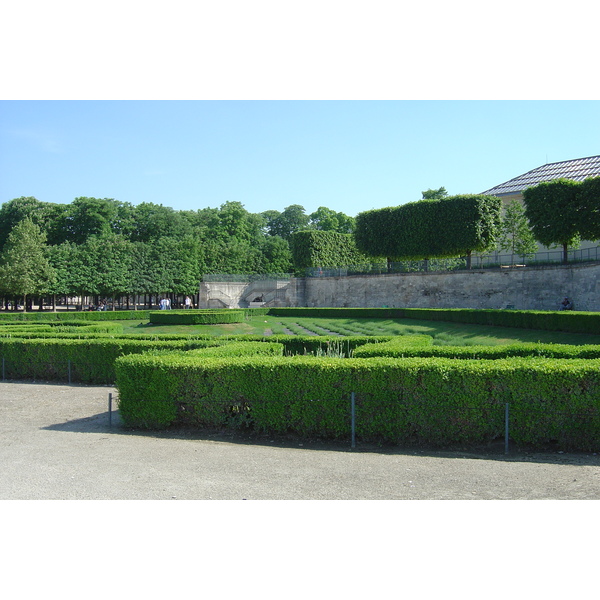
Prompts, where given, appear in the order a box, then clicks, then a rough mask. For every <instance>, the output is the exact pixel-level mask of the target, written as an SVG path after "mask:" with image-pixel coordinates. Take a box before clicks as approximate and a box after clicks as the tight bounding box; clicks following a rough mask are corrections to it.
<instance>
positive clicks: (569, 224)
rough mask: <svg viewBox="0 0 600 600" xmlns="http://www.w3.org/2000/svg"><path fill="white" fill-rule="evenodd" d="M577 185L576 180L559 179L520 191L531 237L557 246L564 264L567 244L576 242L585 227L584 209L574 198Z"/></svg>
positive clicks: (567, 248)
mask: <svg viewBox="0 0 600 600" xmlns="http://www.w3.org/2000/svg"><path fill="white" fill-rule="evenodd" d="M580 188H581V183H580V182H577V181H572V180H570V179H564V178H561V179H554V180H553V181H545V182H543V183H540V184H538V185H536V186H533V187H530V188H527V189H526V190H524V191H523V200H524V203H525V215H526V217H527V219H528V220H529V224H530V226H531V230H532V232H533V235H534V237H535V239H536V240H537V241H538V242H540V243H541V244H543V245H544V246H548V247H553V246H556V245H558V246H561V247H562V249H563V262H564V263H566V262H568V256H569V255H568V250H569V247H572V246H576V245H578V243H579V240H580V239H581V232H582V231H585V229H586V225H585V211H582V210H581V207H580V204H579V200H578V195H579V190H580Z"/></svg>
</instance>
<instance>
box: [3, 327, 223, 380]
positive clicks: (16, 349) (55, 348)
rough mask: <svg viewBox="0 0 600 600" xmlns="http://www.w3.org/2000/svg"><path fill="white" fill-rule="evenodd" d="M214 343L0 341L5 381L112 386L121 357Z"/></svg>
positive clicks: (109, 339)
mask: <svg viewBox="0 0 600 600" xmlns="http://www.w3.org/2000/svg"><path fill="white" fill-rule="evenodd" d="M223 343H225V342H222V341H217V340H181V341H176V340H173V341H167V340H132V339H125V338H120V339H118V338H105V339H58V338H52V339H19V338H2V339H0V357H1V358H2V359H3V360H4V374H5V377H6V378H7V379H40V380H43V381H67V380H68V379H70V380H71V381H72V382H80V383H89V384H96V383H97V384H112V383H113V382H114V381H115V371H114V362H115V359H116V358H117V357H119V356H123V355H125V354H133V353H142V352H147V351H148V350H161V349H162V350H192V349H196V348H203V347H207V346H217V345H220V344H223Z"/></svg>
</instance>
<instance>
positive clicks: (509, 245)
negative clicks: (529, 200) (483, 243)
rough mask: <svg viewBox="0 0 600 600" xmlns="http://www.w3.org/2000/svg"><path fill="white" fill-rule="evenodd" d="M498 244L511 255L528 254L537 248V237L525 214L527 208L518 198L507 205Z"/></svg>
mask: <svg viewBox="0 0 600 600" xmlns="http://www.w3.org/2000/svg"><path fill="white" fill-rule="evenodd" d="M498 246H499V247H500V249H501V250H505V251H508V252H510V254H511V256H514V255H515V254H516V255H517V256H527V255H530V254H534V253H535V252H536V250H537V244H536V241H535V238H534V237H533V233H531V229H530V228H529V222H528V221H527V217H526V216H525V208H524V207H523V205H522V204H521V203H520V202H518V201H517V200H513V201H512V202H509V203H508V204H507V206H506V209H505V211H504V215H503V217H502V224H501V226H500V237H499V239H498Z"/></svg>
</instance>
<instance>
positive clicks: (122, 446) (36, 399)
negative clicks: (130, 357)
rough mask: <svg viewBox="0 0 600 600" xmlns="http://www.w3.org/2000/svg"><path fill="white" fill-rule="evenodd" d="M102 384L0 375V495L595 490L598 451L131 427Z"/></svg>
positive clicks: (526, 494)
mask: <svg viewBox="0 0 600 600" xmlns="http://www.w3.org/2000/svg"><path fill="white" fill-rule="evenodd" d="M109 393H113V394H115V396H116V390H115V389H114V388H110V387H88V386H77V385H71V386H66V385H53V384H39V383H23V382H1V383H0V439H1V442H0V499H13V500H28V499H32V500H33V499H38V500H41V499H43V500H84V499H94V500H116V499H120V500H129V499H131V500H173V499H178V500H207V499H213V500H243V499H247V500H404V499H406V500H467V499H468V500H542V499H554V500H569V499H571V500H575V499H600V456H598V455H594V454H568V453H564V454H560V453H535V454H525V453H516V452H515V453H511V454H509V455H508V456H505V455H504V453H503V448H498V449H497V450H496V451H490V452H488V453H485V454H475V453H470V452H430V451H427V452H423V451H415V450H401V449H380V448H375V447H365V446H360V445H359V447H358V448H356V449H355V450H351V449H350V447H349V444H347V445H346V444H340V443H336V444H323V443H313V442H302V441H300V440H297V439H296V440H295V439H273V438H269V437H262V438H256V437H255V438H251V437H246V438H244V437H241V436H233V435H230V434H224V433H221V434H217V433H214V432H213V433H211V432H204V433H202V432H200V433H199V432H185V431H181V430H179V431H168V432H160V433H149V432H140V431H130V430H127V429H126V428H124V427H123V426H122V424H121V423H120V420H119V417H118V413H117V412H113V413H112V421H113V422H112V425H111V426H109V419H108V395H109Z"/></svg>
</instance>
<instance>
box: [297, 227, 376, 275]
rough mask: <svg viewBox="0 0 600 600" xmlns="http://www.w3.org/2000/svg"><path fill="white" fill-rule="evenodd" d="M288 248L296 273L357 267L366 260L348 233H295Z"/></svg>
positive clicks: (312, 231)
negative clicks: (307, 270)
mask: <svg viewBox="0 0 600 600" xmlns="http://www.w3.org/2000/svg"><path fill="white" fill-rule="evenodd" d="M290 248H291V250H292V257H293V261H294V267H295V269H296V270H297V271H302V270H304V269H307V268H311V267H339V266H349V265H359V264H364V263H365V262H366V260H367V258H366V256H364V255H363V254H361V253H360V252H359V251H358V249H357V247H356V244H355V242H354V238H353V236H352V235H351V234H348V233H336V232H334V231H315V230H311V231H297V232H296V233H293V234H292V236H291V238H290Z"/></svg>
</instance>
